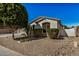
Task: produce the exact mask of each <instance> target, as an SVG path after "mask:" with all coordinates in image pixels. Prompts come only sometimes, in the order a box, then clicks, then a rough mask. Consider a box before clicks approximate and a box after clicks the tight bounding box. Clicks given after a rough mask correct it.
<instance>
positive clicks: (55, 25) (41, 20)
mask: <svg viewBox="0 0 79 59" xmlns="http://www.w3.org/2000/svg"><path fill="white" fill-rule="evenodd" d="M30 25H31V28H32V29H33V30H34V29H35V30H36V29H37V30H38V29H42V33H45V32H47V29H62V28H63V26H62V24H61V22H60V20H59V19H56V18H49V17H44V16H40V17H38V18H36V19H35V20H34V21H32V22H31V23H30Z"/></svg>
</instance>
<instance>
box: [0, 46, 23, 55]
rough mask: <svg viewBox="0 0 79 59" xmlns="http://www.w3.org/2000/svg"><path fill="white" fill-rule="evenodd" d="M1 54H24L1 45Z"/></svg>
mask: <svg viewBox="0 0 79 59" xmlns="http://www.w3.org/2000/svg"><path fill="white" fill-rule="evenodd" d="M0 56H22V54H20V53H18V52H15V51H13V50H10V49H8V48H5V47H3V46H0Z"/></svg>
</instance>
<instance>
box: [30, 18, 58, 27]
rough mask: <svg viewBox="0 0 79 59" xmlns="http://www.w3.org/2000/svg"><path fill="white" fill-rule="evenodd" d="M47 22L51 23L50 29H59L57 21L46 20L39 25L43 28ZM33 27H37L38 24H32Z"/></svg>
mask: <svg viewBox="0 0 79 59" xmlns="http://www.w3.org/2000/svg"><path fill="white" fill-rule="evenodd" d="M45 22H49V23H50V28H58V24H57V21H55V20H50V19H45V20H42V21H40V22H39V25H40V27H41V28H42V23H45ZM32 25H36V23H35V22H33V23H32V24H31V26H32Z"/></svg>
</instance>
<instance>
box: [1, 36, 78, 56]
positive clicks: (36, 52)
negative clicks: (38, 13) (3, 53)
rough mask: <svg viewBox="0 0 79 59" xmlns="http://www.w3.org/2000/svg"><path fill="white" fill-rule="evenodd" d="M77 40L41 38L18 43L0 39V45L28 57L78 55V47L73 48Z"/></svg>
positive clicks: (10, 39) (8, 38) (9, 39)
mask: <svg viewBox="0 0 79 59" xmlns="http://www.w3.org/2000/svg"><path fill="white" fill-rule="evenodd" d="M78 39H79V37H74V38H65V39H64V40H56V39H55V40H53V39H48V38H43V39H39V40H32V41H26V42H22V43H18V42H17V41H16V40H13V39H12V38H11V37H7V38H0V45H2V46H4V47H7V48H9V49H12V50H14V51H16V52H19V53H22V54H23V55H28V56H55V55H56V56H58V55H79V52H78V51H79V47H77V48H75V47H74V46H73V42H74V41H77V42H78V44H79V40H78ZM78 46H79V45H78Z"/></svg>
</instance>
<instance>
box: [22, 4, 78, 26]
mask: <svg viewBox="0 0 79 59" xmlns="http://www.w3.org/2000/svg"><path fill="white" fill-rule="evenodd" d="M23 5H24V6H25V7H26V9H27V12H28V15H29V22H31V21H33V20H34V19H35V18H37V17H39V16H48V17H52V18H58V19H60V20H61V22H62V24H64V25H67V26H74V25H78V24H79V4H77V3H76V4H75V3H71V4H68V3H24V4H23Z"/></svg>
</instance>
